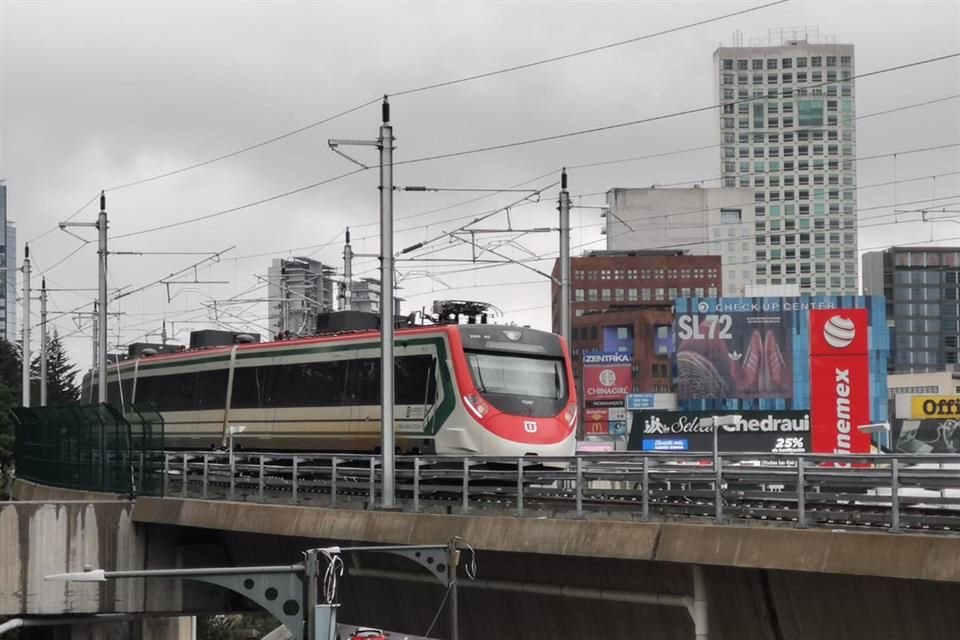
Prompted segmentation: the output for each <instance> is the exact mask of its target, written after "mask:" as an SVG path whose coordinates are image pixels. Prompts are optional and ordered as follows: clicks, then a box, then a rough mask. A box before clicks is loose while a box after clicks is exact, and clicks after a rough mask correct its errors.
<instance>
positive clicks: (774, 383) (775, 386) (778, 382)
mask: <svg viewBox="0 0 960 640" xmlns="http://www.w3.org/2000/svg"><path fill="white" fill-rule="evenodd" d="M763 352H764V366H765V368H766V369H767V372H768V381H769V387H768V389H766V390H767V391H785V389H784V386H785V385H786V383H787V382H788V379H789V378H788V376H789V373H790V371H789V370H788V369H787V361H786V359H785V358H784V357H783V352H782V351H781V350H780V343H779V342H777V334H776V333H774V332H773V330H772V329H767V335H766V336H765V337H764V341H763Z"/></svg>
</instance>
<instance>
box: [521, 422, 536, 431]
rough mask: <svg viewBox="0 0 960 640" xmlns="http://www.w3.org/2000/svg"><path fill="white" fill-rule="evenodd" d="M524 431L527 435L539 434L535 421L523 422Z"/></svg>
mask: <svg viewBox="0 0 960 640" xmlns="http://www.w3.org/2000/svg"><path fill="white" fill-rule="evenodd" d="M523 430H524V431H526V432H527V433H536V432H537V423H536V422H534V421H533V420H524V421H523Z"/></svg>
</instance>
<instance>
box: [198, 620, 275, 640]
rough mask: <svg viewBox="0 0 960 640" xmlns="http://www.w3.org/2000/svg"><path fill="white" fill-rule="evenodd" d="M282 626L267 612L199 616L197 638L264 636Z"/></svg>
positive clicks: (223, 639)
mask: <svg viewBox="0 0 960 640" xmlns="http://www.w3.org/2000/svg"><path fill="white" fill-rule="evenodd" d="M278 626H280V623H279V622H277V620H276V619H275V618H274V617H273V616H271V615H269V614H267V613H243V614H232V615H213V616H197V640H248V639H250V638H262V637H263V636H265V635H267V634H268V633H270V632H271V631H273V630H274V629H276V628H277V627H278Z"/></svg>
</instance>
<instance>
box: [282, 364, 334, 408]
mask: <svg viewBox="0 0 960 640" xmlns="http://www.w3.org/2000/svg"><path fill="white" fill-rule="evenodd" d="M270 369H271V371H270V376H271V380H270V385H269V386H268V387H267V389H268V391H269V393H268V396H267V397H266V398H265V402H264V404H266V405H267V406H271V407H309V406H319V407H331V406H339V405H341V404H343V395H344V390H345V385H344V381H345V377H346V376H345V375H344V374H345V373H346V362H345V361H343V360H336V361H331V362H304V363H299V364H288V365H279V366H274V367H271V368H270Z"/></svg>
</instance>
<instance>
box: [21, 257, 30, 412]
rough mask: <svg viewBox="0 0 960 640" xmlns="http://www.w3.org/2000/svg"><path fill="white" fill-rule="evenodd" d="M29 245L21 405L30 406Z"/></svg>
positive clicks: (25, 268)
mask: <svg viewBox="0 0 960 640" xmlns="http://www.w3.org/2000/svg"><path fill="white" fill-rule="evenodd" d="M30 322H31V320H30V245H25V246H24V247H23V345H22V346H23V349H22V353H21V356H22V360H23V362H22V363H21V365H22V367H21V369H22V370H21V373H22V380H21V384H22V385H23V390H22V391H23V393H22V395H23V406H25V407H29V406H30Z"/></svg>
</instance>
